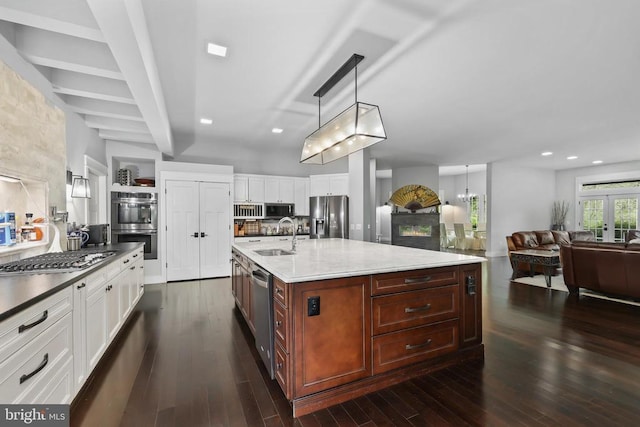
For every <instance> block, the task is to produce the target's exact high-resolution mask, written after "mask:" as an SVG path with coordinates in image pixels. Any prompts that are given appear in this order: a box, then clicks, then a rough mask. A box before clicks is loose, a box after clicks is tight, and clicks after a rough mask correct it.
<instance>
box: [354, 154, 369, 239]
mask: <svg viewBox="0 0 640 427" xmlns="http://www.w3.org/2000/svg"><path fill="white" fill-rule="evenodd" d="M370 165H371V162H370V158H369V150H360V151H357V152H355V153H353V154H350V155H349V239H352V240H364V241H370V235H371V228H372V225H371V223H372V221H371V216H372V214H371V211H370V207H371V197H370V196H371V193H370V184H371V181H370V173H369V168H370ZM373 228H374V229H375V225H373Z"/></svg>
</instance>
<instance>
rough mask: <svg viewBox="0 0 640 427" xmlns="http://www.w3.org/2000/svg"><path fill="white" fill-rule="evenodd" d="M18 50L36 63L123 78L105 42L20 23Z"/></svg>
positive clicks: (17, 31) (17, 39)
mask: <svg viewBox="0 0 640 427" xmlns="http://www.w3.org/2000/svg"><path fill="white" fill-rule="evenodd" d="M16 49H18V51H20V53H21V54H22V55H23V56H24V57H25V58H27V59H28V60H29V61H31V62H32V63H33V64H36V65H44V66H47V67H52V68H61V69H63V70H69V71H75V72H79V73H85V74H92V75H96V76H101V77H107V78H111V79H120V80H122V79H123V76H122V73H121V72H120V70H119V69H118V65H117V64H116V61H115V60H114V58H113V56H112V55H111V52H110V50H109V46H107V45H106V44H104V43H99V42H95V41H91V40H85V39H79V38H77V37H71V36H67V35H64V34H59V33H52V32H50V31H43V30H38V29H35V28H30V27H22V26H21V27H18V28H17V29H16Z"/></svg>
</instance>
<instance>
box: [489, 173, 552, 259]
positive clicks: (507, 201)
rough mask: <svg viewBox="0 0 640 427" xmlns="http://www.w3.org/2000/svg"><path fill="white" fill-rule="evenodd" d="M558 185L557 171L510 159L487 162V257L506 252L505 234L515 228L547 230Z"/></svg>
mask: <svg viewBox="0 0 640 427" xmlns="http://www.w3.org/2000/svg"><path fill="white" fill-rule="evenodd" d="M555 187H556V176H555V171H552V170H546V169H535V168H525V167H522V166H518V165H514V164H512V163H510V162H496V163H490V164H488V165H487V198H488V205H489V206H488V207H487V215H488V217H489V218H488V221H487V249H486V256H488V257H492V256H504V255H506V254H507V242H506V239H505V236H508V235H511V234H512V233H513V232H515V231H522V230H548V229H549V227H550V223H551V206H552V205H553V201H554V200H556V199H557V196H556V189H555Z"/></svg>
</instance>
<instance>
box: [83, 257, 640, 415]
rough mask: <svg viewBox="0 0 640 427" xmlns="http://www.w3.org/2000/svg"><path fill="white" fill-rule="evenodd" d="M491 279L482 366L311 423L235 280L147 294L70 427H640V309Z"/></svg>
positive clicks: (496, 267)
mask: <svg viewBox="0 0 640 427" xmlns="http://www.w3.org/2000/svg"><path fill="white" fill-rule="evenodd" d="M510 273H511V272H510V266H509V263H508V260H507V259H506V258H492V259H490V260H489V261H488V263H487V268H486V269H485V271H483V285H484V289H483V295H482V297H483V323H484V325H483V327H484V330H483V341H484V343H485V359H484V361H480V362H478V361H476V362H472V363H469V364H467V365H464V366H459V367H451V368H447V369H445V370H442V371H439V372H436V373H433V374H432V375H428V376H424V377H420V378H417V379H414V380H410V381H406V382H404V383H401V384H396V385H394V386H392V387H389V388H387V389H384V390H380V391H377V392H374V393H371V394H370V395H367V396H364V397H360V398H357V399H354V400H350V401H347V402H344V403H342V404H340V405H336V406H334V407H331V408H328V409H326V410H322V411H318V412H316V413H314V414H309V415H306V416H304V417H300V418H293V417H291V413H292V411H291V405H290V404H289V402H287V400H286V399H285V397H284V395H283V393H282V391H281V390H280V388H279V386H278V384H277V382H276V381H274V380H271V379H270V378H269V376H268V374H267V372H266V369H265V368H264V366H262V364H261V363H262V362H261V360H260V358H259V355H258V353H257V351H256V349H255V346H254V342H253V338H252V335H251V332H250V331H249V329H248V327H247V325H246V324H245V323H244V320H243V319H242V317H241V315H240V314H239V312H238V310H237V309H235V308H234V301H233V298H232V297H231V290H230V279H228V278H226V279H215V280H199V281H192V282H180V283H170V284H160V285H148V286H146V287H145V295H144V296H143V298H142V299H141V301H140V303H139V304H138V305H137V306H136V308H135V313H134V316H133V317H132V318H131V321H130V322H128V323H127V325H125V327H124V328H123V330H122V332H121V334H119V336H118V338H117V339H116V341H115V342H114V344H113V346H112V348H111V349H110V350H109V351H108V353H107V355H106V356H105V359H104V360H103V361H102V362H101V363H100V365H99V366H98V368H97V370H96V372H95V374H94V375H93V376H92V378H91V380H90V383H89V384H88V385H87V387H86V390H85V391H84V392H83V393H82V394H81V395H80V396H79V398H78V399H77V401H76V402H74V405H73V406H72V411H71V425H72V426H89V427H93V426H96V425H100V426H107V427H108V426H136V427H138V426H183V425H203V426H249V427H253V426H256V425H258V426H261V425H266V426H286V427H302V426H323V425H334V426H366V427H374V426H408V425H411V426H421V427H422V426H444V425H451V426H456V427H457V426H464V425H494V426H499V425H508V426H518V425H523V426H533V427H539V426H557V425H563V426H597V427H607V426H618V425H640V411H638V409H637V408H639V407H640V387H638V384H640V347H639V346H638V343H639V342H640V307H636V306H629V305H622V304H619V303H612V302H609V301H605V300H597V299H593V298H589V297H585V296H577V297H575V296H572V295H568V294H566V293H563V292H558V291H551V290H547V289H543V288H536V287H533V286H527V285H522V284H518V283H513V282H510V279H509V278H510Z"/></svg>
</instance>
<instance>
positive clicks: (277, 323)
mask: <svg viewBox="0 0 640 427" xmlns="http://www.w3.org/2000/svg"><path fill="white" fill-rule="evenodd" d="M273 333H274V335H275V337H276V343H277V344H280V345H281V346H282V349H283V350H284V351H286V352H287V353H289V347H288V345H289V321H288V320H287V309H286V308H284V307H283V306H282V305H281V304H280V303H278V302H277V301H274V302H273Z"/></svg>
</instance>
